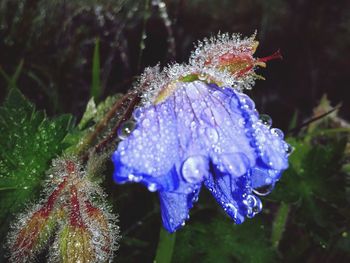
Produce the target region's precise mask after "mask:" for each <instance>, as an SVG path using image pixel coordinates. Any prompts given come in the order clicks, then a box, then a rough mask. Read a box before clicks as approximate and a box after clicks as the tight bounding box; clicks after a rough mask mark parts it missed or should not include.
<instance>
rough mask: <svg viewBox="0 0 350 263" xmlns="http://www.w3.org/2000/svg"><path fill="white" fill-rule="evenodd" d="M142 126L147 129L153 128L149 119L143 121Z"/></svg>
mask: <svg viewBox="0 0 350 263" xmlns="http://www.w3.org/2000/svg"><path fill="white" fill-rule="evenodd" d="M142 125H143V126H144V127H145V128H149V127H150V126H151V121H150V120H149V119H144V120H143V121H142Z"/></svg>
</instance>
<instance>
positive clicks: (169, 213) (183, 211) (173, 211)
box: [159, 188, 199, 233]
mask: <svg viewBox="0 0 350 263" xmlns="http://www.w3.org/2000/svg"><path fill="white" fill-rule="evenodd" d="M198 195H199V188H197V189H195V190H194V191H193V192H192V193H190V194H182V193H175V192H165V191H161V192H159V199H160V206H161V212H162V221H163V226H164V227H165V229H166V230H168V231H169V232H170V233H173V232H175V231H176V230H177V229H178V228H180V227H181V226H183V225H184V224H185V221H186V220H187V219H188V218H189V210H190V209H191V208H192V206H193V202H195V201H197V199H198Z"/></svg>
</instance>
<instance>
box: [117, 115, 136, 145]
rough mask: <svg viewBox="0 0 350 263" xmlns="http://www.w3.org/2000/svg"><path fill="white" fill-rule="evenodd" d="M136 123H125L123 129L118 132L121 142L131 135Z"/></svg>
mask: <svg viewBox="0 0 350 263" xmlns="http://www.w3.org/2000/svg"><path fill="white" fill-rule="evenodd" d="M135 126H136V124H135V122H134V121H131V120H129V121H126V122H124V123H123V124H122V125H121V127H120V128H119V130H118V137H119V139H121V140H124V139H126V138H127V137H128V136H129V135H130V134H131V133H132V131H133V130H134V129H135Z"/></svg>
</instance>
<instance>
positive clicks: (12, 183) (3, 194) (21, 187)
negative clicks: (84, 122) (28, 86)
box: [0, 89, 73, 231]
mask: <svg viewBox="0 0 350 263" xmlns="http://www.w3.org/2000/svg"><path fill="white" fill-rule="evenodd" d="M0 116H1V117H0V189H1V191H0V198H1V203H0V221H1V222H2V223H3V222H4V224H2V227H1V231H4V230H7V229H6V227H8V226H7V224H5V222H7V221H8V220H9V219H10V218H11V217H12V216H13V215H14V214H15V213H17V212H18V211H19V210H21V209H22V208H23V207H24V206H25V205H26V204H28V203H30V202H31V201H32V200H33V199H34V198H35V197H36V196H37V194H38V191H39V190H40V186H41V184H42V183H43V179H44V178H45V171H46V170H47V169H48V167H49V165H50V162H51V159H52V158H54V157H56V156H57V155H59V154H61V152H62V150H63V149H65V148H66V147H67V145H66V144H65V143H63V142H62V140H63V138H64V137H65V136H66V134H67V133H68V132H69V130H70V129H71V128H72V125H73V123H72V117H71V116H70V115H62V116H59V117H57V118H54V119H48V118H47V117H46V115H45V113H44V112H42V111H36V110H35V108H34V106H33V105H32V104H31V103H30V102H29V101H28V100H26V99H25V98H24V96H23V95H22V94H21V93H20V92H19V91H18V90H17V89H12V90H11V91H10V93H9V95H8V96H7V98H6V100H5V101H4V103H3V105H2V107H1V108H0Z"/></svg>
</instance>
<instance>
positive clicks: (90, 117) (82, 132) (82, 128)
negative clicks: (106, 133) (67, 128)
mask: <svg viewBox="0 0 350 263" xmlns="http://www.w3.org/2000/svg"><path fill="white" fill-rule="evenodd" d="M121 97H122V95H121V94H115V95H113V96H109V97H107V98H106V99H105V100H104V101H103V102H101V103H99V104H98V106H97V107H96V103H95V100H94V98H91V99H90V100H89V102H88V103H87V105H86V108H85V112H84V114H83V117H82V118H81V120H80V122H79V124H78V125H77V127H76V128H75V129H74V130H73V131H72V132H70V133H69V134H68V135H67V137H66V138H65V139H64V142H65V143H67V144H69V145H71V147H69V148H67V149H66V153H77V151H79V149H80V147H81V146H82V144H84V142H85V139H86V137H87V136H88V135H89V134H90V133H91V132H92V131H93V129H94V127H95V126H96V124H97V123H99V122H100V121H101V120H102V119H103V117H104V116H105V115H106V113H107V112H108V111H109V110H110V109H111V107H112V106H113V104H114V103H116V102H117V101H118V100H119V99H120V98H121ZM110 123H111V124H110V125H112V124H113V122H110ZM108 127H109V126H108ZM108 127H107V129H106V130H108Z"/></svg>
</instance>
